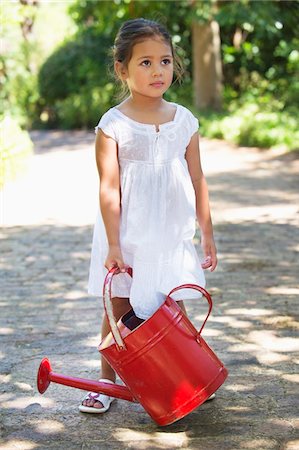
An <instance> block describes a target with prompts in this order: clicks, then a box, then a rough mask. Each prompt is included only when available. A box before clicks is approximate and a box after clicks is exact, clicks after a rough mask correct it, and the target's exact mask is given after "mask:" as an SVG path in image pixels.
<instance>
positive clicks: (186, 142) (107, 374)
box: [79, 19, 217, 413]
mask: <svg viewBox="0 0 299 450" xmlns="http://www.w3.org/2000/svg"><path fill="white" fill-rule="evenodd" d="M114 68H115V72H116V75H117V78H118V79H119V80H120V81H121V82H122V84H123V86H125V87H126V88H127V90H128V94H129V95H128V96H127V98H126V99H125V100H124V101H123V102H122V103H120V104H119V105H117V106H115V107H113V108H111V109H109V111H107V112H106V113H105V114H104V115H103V116H102V118H101V120H100V122H99V124H98V125H97V127H96V161H97V167H98V171H99V176H100V181H101V182H100V210H101V214H99V215H98V218H97V221H96V224H95V228H94V236H93V245H92V254H91V266H90V277H89V293H90V294H92V295H96V296H101V295H102V286H103V282H104V277H105V274H106V273H107V269H110V268H111V267H113V266H117V267H118V268H119V269H120V271H121V272H125V268H126V266H130V267H132V268H133V278H132V279H131V278H130V277H129V275H128V274H126V273H123V274H122V273H121V274H120V275H117V276H115V277H114V280H113V285H112V297H113V299H112V303H113V311H114V315H115V318H116V319H117V320H118V319H119V318H120V317H121V316H122V315H123V314H125V313H126V312H128V311H129V309H131V307H132V308H133V309H134V312H135V313H136V315H137V316H138V317H139V318H140V319H147V318H148V317H150V316H151V315H152V314H153V312H154V311H155V310H156V309H157V308H158V307H159V306H160V305H161V304H162V302H163V301H164V299H165V296H166V295H167V294H168V292H169V291H170V290H171V289H172V288H174V287H175V286H178V285H180V284H184V283H194V284H199V285H201V286H204V285H205V279H204V274H203V268H204V269H206V268H208V267H209V268H210V270H211V271H213V270H214V269H215V267H216V265H217V258H216V247H215V243H214V238H213V228H212V222H211V217H210V209H209V200H208V189H207V184H206V181H205V178H204V175H203V173H202V169H201V163H200V153H199V139H198V121H197V119H196V118H195V117H194V116H193V114H192V113H191V112H190V111H189V110H188V109H186V108H184V107H183V106H180V105H178V104H175V103H170V102H167V101H165V100H164V99H163V95H164V94H165V92H166V91H167V89H168V88H169V87H170V86H171V84H172V82H173V74H174V73H175V74H176V75H177V77H180V75H181V72H182V67H181V64H180V61H179V59H178V57H177V56H176V54H175V51H174V48H173V45H172V41H171V37H170V35H169V34H168V32H167V30H166V29H165V28H164V26H162V25H160V24H158V23H156V22H153V21H149V20H145V19H134V20H129V21H127V22H125V23H124V24H123V26H122V27H121V28H120V30H119V33H118V35H117V37H116V40H115V45H114ZM196 218H197V220H198V223H199V226H200V229H201V245H202V250H203V254H204V258H205V259H204V261H203V263H202V265H201V264H200V262H199V259H198V256H197V253H196V250H195V247H194V245H193V242H192V239H193V237H194V234H195V220H196ZM179 295H180V298H176V297H175V295H174V297H173V298H174V299H175V300H178V301H179V300H180V306H181V307H182V308H183V310H184V311H185V309H184V305H183V303H182V301H181V300H183V299H187V298H191V297H192V295H194V294H192V292H191V291H180V294H179ZM195 295H197V296H198V294H195ZM109 331H110V330H109V327H108V324H107V318H106V317H104V319H103V324H102V338H104V337H105V336H106V335H107V334H108V332H109ZM101 377H102V378H101V380H102V381H106V382H110V383H114V382H115V372H114V371H113V369H112V368H111V367H110V366H109V365H108V363H107V361H105V359H104V358H102V373H101ZM112 400H113V398H111V397H109V396H107V395H103V394H97V393H92V392H91V393H89V394H87V396H86V397H85V399H84V400H83V402H82V404H81V405H80V407H79V409H80V411H82V412H92V413H102V412H105V411H107V410H108V409H109V407H110V403H111V401H112Z"/></svg>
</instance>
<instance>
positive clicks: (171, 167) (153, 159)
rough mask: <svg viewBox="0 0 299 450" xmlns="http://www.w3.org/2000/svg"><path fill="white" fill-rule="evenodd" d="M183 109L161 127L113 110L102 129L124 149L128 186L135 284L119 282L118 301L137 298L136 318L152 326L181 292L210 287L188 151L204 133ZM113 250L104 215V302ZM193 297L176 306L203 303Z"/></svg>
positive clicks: (124, 244) (97, 242) (124, 194)
mask: <svg viewBox="0 0 299 450" xmlns="http://www.w3.org/2000/svg"><path fill="white" fill-rule="evenodd" d="M174 105H175V106H176V113H175V117H174V119H173V120H172V121H170V122H167V123H164V124H161V125H160V126H159V131H156V127H155V125H151V124H143V123H139V122H136V121H135V120H132V119H130V118H129V117H127V116H126V115H124V114H123V113H122V112H121V111H119V110H118V109H117V107H114V108H111V109H110V110H108V111H107V112H106V113H105V114H104V115H103V116H102V118H101V120H100V122H99V124H98V125H97V126H96V129H95V131H96V132H97V130H98V129H99V128H100V129H101V130H102V131H103V132H104V133H105V134H106V135H108V136H110V137H111V138H113V139H114V140H115V141H116V142H117V144H118V158H119V165H120V183H121V220H120V245H121V250H122V255H123V259H124V262H125V264H128V265H129V266H131V267H132V268H133V278H132V279H131V277H130V276H129V275H128V274H119V275H116V276H115V277H114V278H113V282H112V296H113V297H114V296H115V297H127V298H130V303H131V305H132V307H133V309H134V311H135V314H136V315H137V316H138V317H140V318H142V319H147V318H148V317H150V316H151V315H152V314H153V313H154V311H155V310H156V309H157V308H158V307H159V306H160V305H161V304H162V303H163V301H164V299H165V296H166V295H167V294H168V293H169V292H170V290H171V289H173V288H174V287H176V286H178V285H180V284H185V283H194V284H199V285H201V286H204V285H205V277H204V273H203V270H202V268H201V264H200V261H199V258H198V255H197V252H196V250H195V247H194V244H193V242H192V239H193V237H194V234H195V221H196V208H195V193H194V189H193V185H192V182H191V178H190V175H189V171H188V168H187V162H186V159H185V153H186V147H187V146H188V144H189V142H190V139H191V137H192V136H193V134H194V133H195V132H197V130H198V120H197V119H196V118H195V117H194V116H193V114H192V113H191V112H190V111H189V110H188V109H186V108H184V107H183V106H180V105H177V104H174ZM107 252H108V243H107V237H106V233H105V228H104V224H103V220H102V217H101V214H100V212H99V213H98V216H97V219H96V223H95V227H94V234H93V242H92V252H91V263H90V274H89V283H88V292H89V294H91V295H95V296H102V289H103V282H104V278H105V275H106V273H107V269H106V268H105V267H104V262H105V259H106V257H107ZM199 296H200V295H199V294H198V293H197V292H196V291H194V290H189V289H188V290H186V289H184V290H181V291H179V292H177V293H175V294H174V295H173V298H174V299H175V300H183V299H189V298H194V297H196V298H198V297H199Z"/></svg>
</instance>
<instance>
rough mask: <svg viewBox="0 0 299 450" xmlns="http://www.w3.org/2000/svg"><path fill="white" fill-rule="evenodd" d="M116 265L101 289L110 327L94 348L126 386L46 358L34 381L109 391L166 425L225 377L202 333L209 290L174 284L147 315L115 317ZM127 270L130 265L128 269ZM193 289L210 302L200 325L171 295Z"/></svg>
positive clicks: (42, 388) (42, 384)
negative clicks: (76, 373) (78, 373)
mask: <svg viewBox="0 0 299 450" xmlns="http://www.w3.org/2000/svg"><path fill="white" fill-rule="evenodd" d="M117 273H119V269H117V268H114V269H112V270H110V271H109V272H108V274H107V276H106V279H105V282H104V289H103V298H104V306H105V311H106V314H107V317H108V321H109V324H110V328H111V333H109V334H108V336H106V337H105V338H104V339H103V341H102V342H101V344H100V346H99V351H100V352H101V354H102V355H103V356H104V357H105V358H106V359H107V361H108V362H109V364H110V365H111V366H112V367H113V369H114V370H115V371H116V372H117V374H118V375H119V377H120V378H121V379H122V381H123V382H124V383H125V385H126V386H120V385H115V384H114V385H113V384H112V385H111V384H109V383H104V382H100V381H92V380H86V379H82V378H74V377H68V376H64V375H60V374H56V373H54V372H52V370H51V366H50V363H49V361H48V360H47V359H46V358H45V359H44V360H43V361H42V362H41V365H40V367H39V371H38V378H37V386H38V390H39V392H40V393H41V394H42V393H44V392H45V391H46V389H47V388H48V386H49V384H50V382H51V381H53V382H55V383H59V384H64V385H68V386H72V387H76V388H79V389H84V390H87V391H93V392H101V393H103V394H107V395H109V396H112V397H116V398H121V399H124V400H129V401H137V402H140V403H141V405H142V406H143V407H144V409H145V410H146V411H147V413H148V414H149V415H150V416H151V417H152V419H153V420H154V421H155V422H156V423H157V424H158V425H169V424H171V423H173V422H175V421H176V420H179V419H181V418H182V417H184V416H186V415H187V414H189V413H190V412H191V411H193V410H194V409H195V408H197V407H198V406H199V405H201V404H202V403H204V402H205V401H206V400H207V399H208V398H209V397H210V396H211V395H212V394H213V393H214V392H215V391H216V390H217V389H218V388H219V387H220V386H221V385H222V384H223V382H224V381H225V379H226V377H227V375H228V372H227V369H226V368H225V367H224V365H223V364H222V362H221V361H220V360H219V359H218V358H217V356H216V355H215V353H214V352H213V351H212V350H211V348H210V347H209V346H208V345H207V343H206V342H205V340H204V339H203V338H202V337H201V332H202V330H203V327H204V326H205V323H206V321H207V320H208V317H209V315H210V313H211V310H212V299H211V296H210V294H209V293H208V292H207V291H206V290H205V289H203V288H202V287H200V286H197V285H195V284H184V285H182V286H179V287H176V288H175V289H173V290H172V291H171V292H170V293H169V295H168V296H167V297H166V300H165V302H164V303H163V304H162V305H161V306H160V308H159V309H158V310H157V311H156V312H155V313H154V314H153V315H152V316H151V317H150V318H149V319H147V320H145V321H143V322H142V323H141V324H140V321H139V325H138V326H137V328H133V329H132V326H131V325H130V324H132V323H133V322H134V321H135V322H138V319H137V318H136V316H135V314H134V312H133V310H131V311H129V312H128V313H127V314H125V315H124V316H123V317H122V318H121V319H120V320H119V321H118V323H116V321H115V318H114V316H113V313H112V304H111V282H112V278H113V276H114V275H115V274H117ZM128 273H129V274H130V275H132V269H128ZM186 288H190V289H195V290H196V291H198V292H200V293H201V294H203V296H204V297H205V298H206V299H207V301H208V303H209V311H208V314H207V316H206V318H205V320H204V322H203V324H202V326H201V328H200V330H199V331H197V330H196V328H195V327H194V326H193V325H192V323H191V322H190V320H189V319H188V317H187V316H186V315H185V314H184V313H183V311H182V310H181V308H180V307H179V306H178V304H177V303H176V302H175V301H174V300H173V299H172V298H171V295H172V294H173V293H174V292H176V291H178V290H180V289H186Z"/></svg>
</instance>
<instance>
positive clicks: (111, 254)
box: [105, 245, 128, 273]
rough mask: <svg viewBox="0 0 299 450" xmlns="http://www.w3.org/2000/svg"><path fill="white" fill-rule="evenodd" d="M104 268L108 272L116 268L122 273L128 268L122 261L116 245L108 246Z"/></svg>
mask: <svg viewBox="0 0 299 450" xmlns="http://www.w3.org/2000/svg"><path fill="white" fill-rule="evenodd" d="M105 267H106V269H108V270H110V269H112V267H118V268H119V270H120V271H121V272H122V273H124V272H126V268H127V267H128V266H127V265H126V264H125V263H124V261H123V257H122V253H121V249H120V247H119V246H118V245H110V246H109V251H108V255H107V258H106V261H105Z"/></svg>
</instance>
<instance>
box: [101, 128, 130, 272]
mask: <svg viewBox="0 0 299 450" xmlns="http://www.w3.org/2000/svg"><path fill="white" fill-rule="evenodd" d="M96 162H97V168H98V172H99V176H100V205H101V213H102V217H103V221H104V225H105V228H106V235H107V239H108V245H109V251H108V255H107V258H106V261H105V267H106V268H107V269H108V270H109V269H111V267H113V266H117V267H118V268H119V269H120V270H121V271H122V272H124V271H125V264H124V262H123V257H122V254H121V250H120V242H119V224H120V200H121V199H120V179H119V164H118V157H117V144H116V142H115V141H114V140H113V139H112V138H110V137H109V136H107V135H105V134H104V133H103V132H102V130H99V131H98V133H97V135H96Z"/></svg>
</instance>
